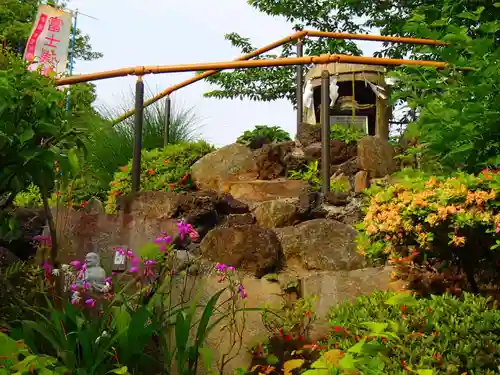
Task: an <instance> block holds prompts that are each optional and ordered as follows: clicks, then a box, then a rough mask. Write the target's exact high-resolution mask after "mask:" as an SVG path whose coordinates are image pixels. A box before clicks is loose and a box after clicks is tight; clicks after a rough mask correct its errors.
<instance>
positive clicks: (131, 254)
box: [127, 250, 135, 258]
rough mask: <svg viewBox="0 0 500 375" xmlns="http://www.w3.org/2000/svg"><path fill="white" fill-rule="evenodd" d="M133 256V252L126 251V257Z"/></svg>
mask: <svg viewBox="0 0 500 375" xmlns="http://www.w3.org/2000/svg"><path fill="white" fill-rule="evenodd" d="M134 255H135V254H134V252H133V251H132V250H128V251H127V256H128V257H130V258H132V257H133V256H134Z"/></svg>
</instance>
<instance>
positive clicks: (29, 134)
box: [19, 128, 35, 145]
mask: <svg viewBox="0 0 500 375" xmlns="http://www.w3.org/2000/svg"><path fill="white" fill-rule="evenodd" d="M34 136H35V132H34V131H33V129H31V128H29V129H26V130H25V131H24V132H23V133H21V134H20V135H19V142H20V143H21V145H23V144H25V143H26V142H27V141H29V140H30V139H32V138H33V137H34Z"/></svg>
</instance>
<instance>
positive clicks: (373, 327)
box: [361, 322, 389, 334]
mask: <svg viewBox="0 0 500 375" xmlns="http://www.w3.org/2000/svg"><path fill="white" fill-rule="evenodd" d="M361 324H362V325H364V326H365V327H367V328H368V329H369V330H370V333H371V334H378V333H382V332H384V330H385V329H386V328H387V326H388V325H389V324H388V323H377V322H364V323H361Z"/></svg>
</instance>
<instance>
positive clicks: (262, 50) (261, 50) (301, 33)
mask: <svg viewBox="0 0 500 375" xmlns="http://www.w3.org/2000/svg"><path fill="white" fill-rule="evenodd" d="M306 34H307V31H299V32H296V33H295V34H292V35H289V36H287V37H285V38H281V39H280V40H277V41H276V42H274V43H271V44H268V45H266V46H264V47H262V48H259V49H256V50H254V51H252V52H250V53H248V54H246V55H243V56H240V57H238V58H237V59H234V60H233V61H244V60H250V59H251V58H253V57H256V56H259V55H261V54H263V53H265V52H268V51H270V50H272V49H274V48H277V47H279V46H282V45H283V44H286V43H289V42H292V41H294V40H297V39H300V38H303V37H304V36H305V35H306ZM217 72H220V70H208V71H206V72H203V73H201V74H198V75H196V76H194V77H191V78H189V79H186V80H185V81H182V82H180V83H177V84H175V85H173V86H170V87H168V88H167V89H165V90H163V91H161V92H159V93H158V94H156V95H155V96H153V97H152V98H150V99H148V100H146V101H145V102H144V107H147V106H149V105H151V104H153V103H155V102H157V101H158V100H160V99H161V98H164V97H165V96H167V95H170V94H171V93H173V92H174V91H176V90H179V89H181V88H183V87H185V86H188V85H190V84H191V83H194V82H197V81H200V80H202V79H204V78H207V77H210V76H212V75H214V74H215V73H217ZM134 114H135V108H134V109H131V110H130V111H128V112H125V113H124V114H123V115H121V116H120V117H118V118H116V119H115V120H113V124H115V125H116V124H118V123H120V122H122V121H123V120H125V119H127V118H129V117H130V116H133V115H134Z"/></svg>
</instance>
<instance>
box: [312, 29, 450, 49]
mask: <svg viewBox="0 0 500 375" xmlns="http://www.w3.org/2000/svg"><path fill="white" fill-rule="evenodd" d="M306 32H307V36H314V37H322V38H330V39H352V40H366V41H373V42H389V43H403V44H420V45H426V46H447V45H448V43H446V42H442V41H440V40H433V39H420V38H405V37H399V36H384V35H368V34H348V33H333V32H328V31H314V30H306Z"/></svg>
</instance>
